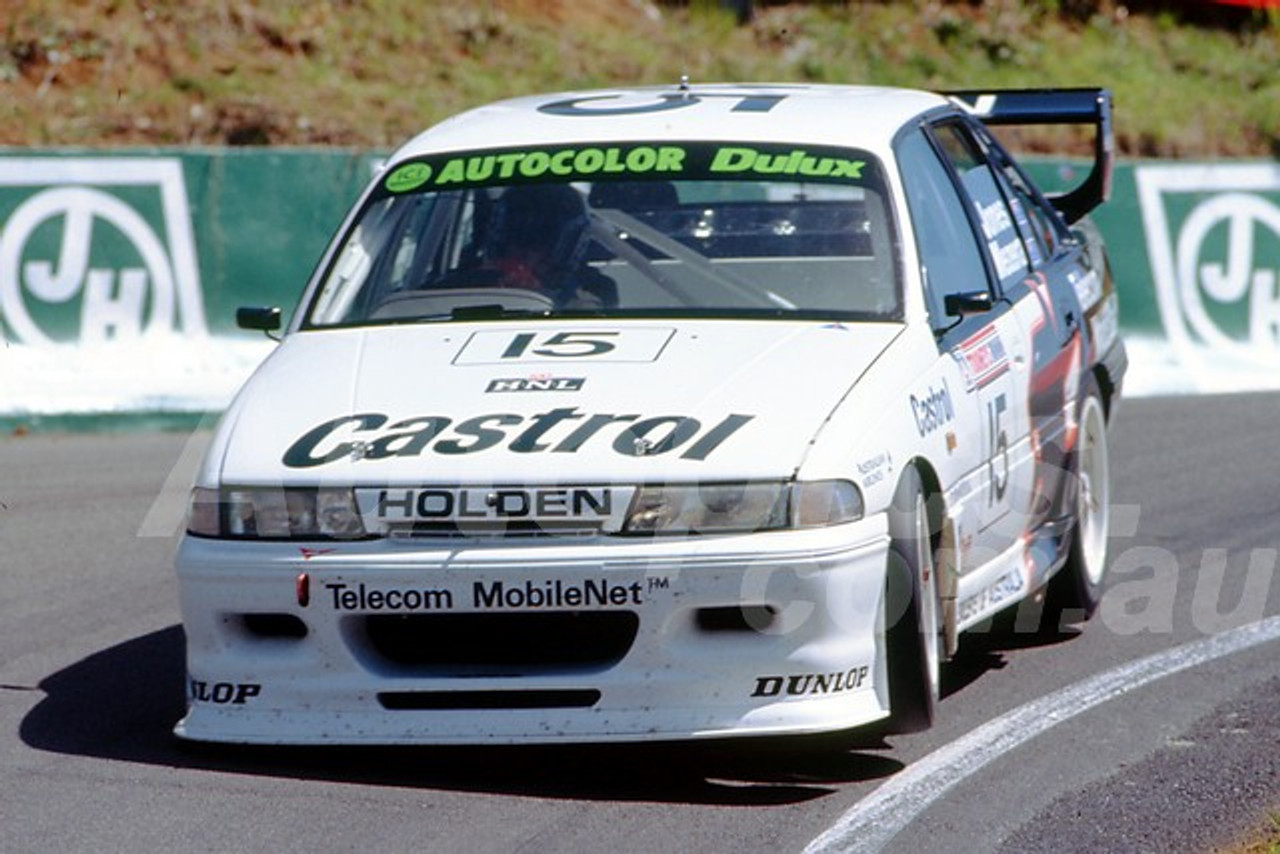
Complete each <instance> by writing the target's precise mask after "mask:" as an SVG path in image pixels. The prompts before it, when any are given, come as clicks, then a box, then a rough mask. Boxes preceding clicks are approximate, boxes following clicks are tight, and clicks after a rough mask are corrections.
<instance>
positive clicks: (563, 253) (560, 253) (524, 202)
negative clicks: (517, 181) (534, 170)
mask: <svg viewBox="0 0 1280 854" xmlns="http://www.w3.org/2000/svg"><path fill="white" fill-rule="evenodd" d="M588 224H589V220H588V218H587V207H586V203H585V202H584V201H583V198H582V194H581V193H579V192H578V191H577V190H575V189H573V187H570V186H568V185H565V184H546V185H540V184H530V185H524V186H516V187H511V188H509V189H508V190H507V191H506V192H505V193H503V195H502V197H501V198H500V199H499V200H498V209H497V219H496V223H495V225H496V232H497V238H496V239H495V240H494V241H493V244H492V246H491V247H490V249H489V250H488V252H487V253H486V255H487V257H486V259H485V262H484V267H485V268H486V269H488V270H491V271H494V272H495V273H496V275H497V284H498V286H500V287H507V288H522V289H524V290H530V291H536V292H538V293H541V294H545V295H547V296H549V297H551V298H552V299H553V300H555V303H556V305H557V307H559V308H569V309H588V310H590V309H599V308H607V307H610V306H613V305H616V303H617V288H616V286H615V284H614V282H613V280H612V279H610V278H609V277H608V276H605V275H604V274H603V273H601V272H600V271H598V270H596V269H595V268H594V267H592V266H590V265H589V264H587V263H586V251H587V244H588V243H589V242H590V238H589V236H588V234H587V226H588Z"/></svg>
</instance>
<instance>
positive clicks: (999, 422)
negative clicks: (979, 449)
mask: <svg viewBox="0 0 1280 854" xmlns="http://www.w3.org/2000/svg"><path fill="white" fill-rule="evenodd" d="M1008 411H1009V403H1008V399H1007V398H1006V397H1005V396H1004V395H1003V394H998V395H996V396H995V397H994V398H993V399H991V400H988V401H987V428H988V435H989V436H990V442H991V446H990V448H989V449H988V451H989V453H988V456H987V476H988V478H989V482H990V484H991V487H990V489H989V490H988V492H987V503H988V504H995V503H997V502H999V501H1003V500H1004V491H1005V489H1006V488H1008V486H1009V434H1008V433H1007V432H1006V431H1005V426H1004V416H1005V413H1006V412H1008Z"/></svg>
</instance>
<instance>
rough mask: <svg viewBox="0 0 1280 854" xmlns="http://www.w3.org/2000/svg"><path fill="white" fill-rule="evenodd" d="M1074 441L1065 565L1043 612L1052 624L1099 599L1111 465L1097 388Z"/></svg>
mask: <svg viewBox="0 0 1280 854" xmlns="http://www.w3.org/2000/svg"><path fill="white" fill-rule="evenodd" d="M1079 431H1080V432H1079V435H1078V436H1077V438H1076V452H1075V472H1074V474H1075V477H1076V502H1075V528H1074V530H1073V532H1072V535H1071V554H1070V556H1069V557H1068V558H1067V563H1066V565H1065V566H1064V567H1063V568H1062V570H1061V571H1060V572H1059V573H1058V574H1057V575H1056V576H1054V578H1053V580H1052V581H1050V582H1049V593H1048V598H1047V601H1046V610H1047V612H1048V614H1049V615H1050V616H1052V617H1053V618H1054V619H1055V621H1061V619H1062V618H1063V617H1064V616H1066V617H1068V618H1070V617H1071V616H1083V617H1084V618H1088V617H1090V616H1092V615H1093V612H1094V611H1095V610H1096V609H1097V607H1098V602H1099V601H1100V600H1101V599H1102V582H1103V579H1104V577H1105V575H1106V569H1107V537H1108V536H1109V535H1110V532H1111V465H1110V459H1109V455H1108V450H1107V416H1106V412H1105V410H1104V409H1103V406H1102V398H1101V395H1100V394H1099V393H1098V388H1097V384H1096V383H1094V382H1090V383H1089V384H1088V386H1086V388H1085V393H1084V398H1083V399H1082V401H1081V404H1080V418H1079Z"/></svg>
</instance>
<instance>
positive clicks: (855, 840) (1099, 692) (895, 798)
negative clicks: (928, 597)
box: [805, 617, 1280, 854]
mask: <svg viewBox="0 0 1280 854" xmlns="http://www.w3.org/2000/svg"><path fill="white" fill-rule="evenodd" d="M1277 638H1280V617H1269V618H1267V619H1265V620H1260V621H1258V622H1256V623H1250V624H1249V625H1247V626H1241V627H1240V628H1238V629H1231V630H1229V631H1225V632H1221V633H1220V634H1216V635H1213V636H1211V637H1208V638H1205V639H1203V640H1199V641H1195V642H1193V643H1189V644H1185V645H1183V646H1180V647H1176V648H1174V649H1170V650H1166V651H1165V652H1161V653H1157V654H1155V655H1151V656H1148V657H1147V658H1143V659H1139V660H1137V661H1134V662H1131V663H1129V664H1126V665H1123V666H1121V667H1117V668H1115V669H1113V670H1108V671H1106V672H1105V673H1100V674H1098V675H1097V676H1093V677H1090V678H1088V679H1085V680H1084V681H1082V682H1077V683H1076V684H1075V685H1071V686H1069V687H1067V688H1063V689H1061V690H1059V691H1055V692H1054V693H1052V694H1049V695H1047V696H1044V697H1041V698H1040V699H1038V700H1032V701H1031V702H1030V703H1027V704H1026V705H1024V706H1020V707H1018V708H1016V709H1014V710H1013V711H1011V712H1009V713H1008V714H1006V715H1003V716H1001V717H999V718H996V719H995V720H993V721H989V722H988V723H986V724H983V725H982V726H980V727H978V728H977V729H976V730H973V731H972V732H970V733H969V734H968V735H966V736H964V737H962V738H960V739H958V740H956V741H953V742H951V743H950V744H948V745H946V746H944V747H940V748H938V749H937V750H935V751H934V752H933V753H930V754H929V755H928V756H926V757H924V758H923V759H921V760H919V761H918V762H914V763H912V764H911V765H910V766H908V767H907V768H906V769H904V770H902V771H900V772H899V773H898V774H897V775H895V776H894V777H892V778H891V779H890V780H889V781H888V782H886V783H884V784H883V785H882V786H880V788H878V789H876V790H875V791H874V792H872V793H871V794H870V795H868V796H867V797H865V798H863V799H862V800H861V801H859V802H858V803H856V804H854V806H853V807H852V808H851V809H850V810H849V811H848V812H846V813H845V814H844V815H843V816H841V817H840V819H839V821H837V822H836V823H835V824H834V825H832V826H831V827H830V828H829V829H828V830H826V831H825V832H824V833H823V834H822V835H821V836H819V837H818V838H816V839H814V840H813V841H812V842H810V843H809V845H808V846H807V847H806V848H805V854H831V852H841V854H871V852H876V851H880V850H881V849H882V848H884V846H885V844H887V843H888V842H889V840H891V839H893V837H894V836H896V835H897V834H898V832H899V831H901V830H902V829H903V828H904V827H906V826H907V825H908V824H910V823H911V822H912V821H913V820H915V818H916V816H918V815H920V814H921V813H922V812H924V811H925V810H926V809H928V808H929V806H930V805H931V804H932V803H933V802H934V801H936V800H938V799H939V798H941V797H942V796H943V795H944V794H946V793H947V792H948V791H949V790H950V789H951V788H952V787H953V786H955V785H956V784H958V783H959V782H961V781H962V780H964V779H965V778H966V777H969V776H970V775H972V774H974V773H976V772H977V771H978V770H980V769H981V768H983V767H984V766H986V765H987V764H988V763H989V762H991V761H992V760H994V759H997V758H999V757H1001V756H1004V755H1006V754H1007V753H1008V752H1009V751H1010V750H1013V749H1014V748H1016V747H1018V746H1020V745H1022V744H1023V743H1025V742H1027V741H1030V740H1031V739H1033V738H1035V737H1036V736H1037V735H1040V733H1042V732H1044V731H1045V730H1047V729H1049V728H1050V727H1053V726H1056V725H1057V724H1060V723H1062V722H1063V721H1066V720H1069V719H1070V718H1072V717H1075V716H1076V715H1078V714H1080V713H1081V712H1086V711H1088V710H1089V709H1092V708H1093V707H1094V706H1097V705H1099V704H1101V703H1105V702H1106V701H1108V700H1111V699H1114V698H1115V697H1119V696H1121V695H1122V694H1127V693H1128V692H1130V691H1134V690H1137V689H1138V688H1141V687H1142V686H1144V685H1146V684H1147V683H1149V682H1154V681H1155V680H1157V679H1162V678H1164V677H1165V676H1170V675H1172V674H1174V673H1178V672H1180V671H1183V670H1186V669H1187V668H1189V667H1195V666H1196V665H1198V664H1204V663H1205V662H1207V661H1213V660H1214V659H1217V658H1222V657H1223V656H1227V655H1231V654H1232V653H1236V652H1240V651H1242V650H1245V649H1248V648H1250V647H1253V646H1258V645H1259V644H1264V643H1267V642H1269V641H1273V640H1276V639H1277Z"/></svg>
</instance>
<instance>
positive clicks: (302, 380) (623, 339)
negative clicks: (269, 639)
mask: <svg viewBox="0 0 1280 854" xmlns="http://www.w3.org/2000/svg"><path fill="white" fill-rule="evenodd" d="M900 330H901V326H899V325H896V324H863V323H858V324H843V323H822V322H779V321H762V322H740V321H739V322H729V321H700V322H687V321H681V322H678V323H672V322H663V321H651V322H649V321H646V322H638V321H637V322H631V323H619V322H618V321H596V322H588V321H569V322H565V321H561V322H557V323H556V324H555V325H554V326H549V325H548V324H547V322H546V321H541V322H535V323H523V324H520V323H511V322H506V321H504V322H489V323H473V324H460V323H450V324H440V325H425V324H418V325H403V326H385V327H378V328H364V329H333V330H320V331H307V332H300V333H297V334H294V335H291V336H289V337H288V338H287V339H286V340H285V341H284V343H282V344H281V345H280V347H279V348H277V350H276V351H275V352H274V353H273V354H272V355H271V356H270V357H269V358H268V359H267V360H266V361H265V362H264V363H263V365H262V366H261V367H260V368H259V370H258V371H257V372H256V373H255V374H254V376H253V377H252V378H251V379H250V380H249V382H248V383H247V384H246V386H245V388H244V389H243V390H242V391H241V393H240V395H239V396H238V397H237V399H236V401H235V403H234V404H233V406H232V408H231V409H230V410H229V412H228V414H227V417H226V418H225V419H224V422H223V429H222V431H221V433H220V436H219V438H218V440H217V442H216V443H215V447H214V453H213V455H212V457H211V459H210V467H209V468H207V469H206V473H205V474H206V476H207V477H209V478H211V479H212V478H214V477H216V478H217V479H219V480H221V482H223V483H227V484H258V483H277V484H278V483H311V484H317V485H321V484H336V483H344V484H352V483H355V484H405V483H436V484H500V483H572V482H576V483H587V482H599V483H607V482H620V481H631V482H649V483H654V482H678V481H692V480H699V481H710V480H725V479H730V480H739V479H744V478H786V477H791V476H793V475H794V473H795V472H796V470H797V469H798V467H799V466H800V464H801V462H802V461H803V459H804V457H805V454H806V452H807V450H808V449H809V447H810V446H811V444H812V443H813V441H814V440H815V437H816V436H817V434H818V433H819V432H820V430H821V429H822V426H823V424H824V423H825V422H826V421H827V419H828V418H829V417H830V415H831V413H832V411H833V410H834V408H835V407H836V406H837V405H838V404H839V403H840V401H841V400H842V399H843V398H844V397H845V396H846V395H847V394H848V392H849V389H850V388H851V387H852V385H853V384H854V383H855V382H856V381H857V380H858V378H859V377H860V376H861V375H862V374H863V373H864V372H865V371H866V369H867V368H868V367H869V366H870V365H871V363H872V362H874V361H875V360H876V358H877V357H878V356H879V355H880V354H881V353H882V352H883V351H884V350H885V348H886V347H887V346H888V345H889V344H890V342H891V341H892V340H893V339H894V337H895V336H896V335H897V334H898V333H899V332H900Z"/></svg>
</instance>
